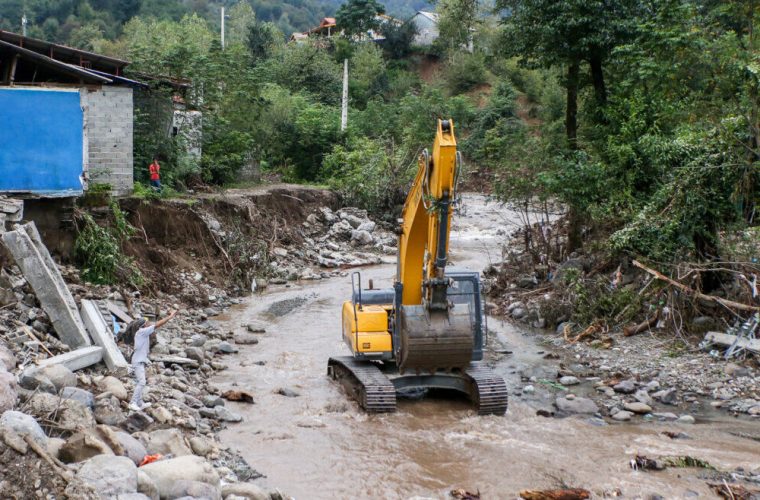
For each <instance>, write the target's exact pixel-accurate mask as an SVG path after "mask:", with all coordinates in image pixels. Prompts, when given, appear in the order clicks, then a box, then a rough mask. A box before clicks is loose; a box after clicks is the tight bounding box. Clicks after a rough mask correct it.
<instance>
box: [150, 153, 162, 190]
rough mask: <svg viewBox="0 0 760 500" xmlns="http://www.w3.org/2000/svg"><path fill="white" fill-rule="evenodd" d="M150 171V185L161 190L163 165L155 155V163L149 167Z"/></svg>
mask: <svg viewBox="0 0 760 500" xmlns="http://www.w3.org/2000/svg"><path fill="white" fill-rule="evenodd" d="M148 170H149V171H150V185H151V186H153V187H154V188H156V189H157V190H159V191H160V190H161V165H159V163H158V158H156V157H155V156H154V157H153V163H151V164H150V166H149V167H148Z"/></svg>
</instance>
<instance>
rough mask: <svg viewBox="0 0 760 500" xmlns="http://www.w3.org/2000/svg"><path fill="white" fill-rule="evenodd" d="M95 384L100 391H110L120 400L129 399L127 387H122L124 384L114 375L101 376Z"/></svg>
mask: <svg viewBox="0 0 760 500" xmlns="http://www.w3.org/2000/svg"><path fill="white" fill-rule="evenodd" d="M97 386H98V389H100V390H101V391H104V392H110V393H111V394H113V395H114V396H115V397H116V399H118V400H120V401H127V400H128V399H129V393H128V392H127V388H126V387H124V384H122V383H121V380H119V379H118V378H116V377H112V376H110V375H109V376H107V377H103V378H102V379H101V380H100V381H99V382H97Z"/></svg>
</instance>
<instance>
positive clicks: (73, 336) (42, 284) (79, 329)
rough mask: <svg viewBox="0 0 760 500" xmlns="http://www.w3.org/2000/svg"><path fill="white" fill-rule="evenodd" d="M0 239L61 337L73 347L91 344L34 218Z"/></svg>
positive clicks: (72, 298) (74, 303) (4, 234)
mask: <svg viewBox="0 0 760 500" xmlns="http://www.w3.org/2000/svg"><path fill="white" fill-rule="evenodd" d="M2 240H3V243H5V246H6V247H7V248H8V250H9V251H10V253H11V255H13V259H14V260H15V261H16V264H17V265H18V267H19V268H20V269H21V272H22V273H23V274H24V277H25V278H26V280H27V281H28V282H29V284H30V285H31V286H32V289H33V290H34V293H35V294H36V295H37V299H38V300H39V301H40V305H41V306H42V309H43V310H44V311H45V312H46V313H47V315H48V317H49V318H50V322H51V323H52V324H53V328H55V331H56V332H57V333H58V337H59V338H60V339H61V341H62V342H64V343H65V344H67V345H68V346H69V347H71V348H72V349H76V348H78V347H84V346H88V345H91V342H90V337H89V336H88V335H87V330H86V329H85V326H84V323H82V318H81V317H80V316H79V311H78V310H77V306H76V302H74V297H72V295H71V292H70V291H69V289H68V288H67V287H66V283H65V282H64V281H63V277H62V276H61V272H60V270H59V269H58V266H57V265H56V264H55V262H53V259H52V257H50V253H49V252H48V250H47V248H46V247H45V245H44V244H43V243H42V239H41V238H40V235H39V233H38V232H37V227H36V226H35V225H34V222H30V223H28V224H24V225H19V226H16V229H15V230H14V231H8V232H5V233H3V234H2Z"/></svg>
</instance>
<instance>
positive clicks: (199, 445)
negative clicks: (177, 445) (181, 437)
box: [188, 436, 214, 457]
mask: <svg viewBox="0 0 760 500" xmlns="http://www.w3.org/2000/svg"><path fill="white" fill-rule="evenodd" d="M188 441H189V442H190V448H192V450H193V453H194V454H195V455H198V456H201V457H205V456H208V455H209V454H211V452H212V451H214V445H213V443H212V442H211V441H209V440H208V439H206V438H204V437H201V436H193V437H191V438H190V439H189V440H188Z"/></svg>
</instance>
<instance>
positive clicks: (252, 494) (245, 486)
mask: <svg viewBox="0 0 760 500" xmlns="http://www.w3.org/2000/svg"><path fill="white" fill-rule="evenodd" d="M230 495H234V496H236V497H241V498H245V499H246V500H269V499H270V496H269V493H267V492H266V491H264V490H263V489H262V488H261V487H259V486H257V485H255V484H253V483H233V484H225V485H224V486H222V496H223V497H224V498H227V497H228V496H230Z"/></svg>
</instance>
